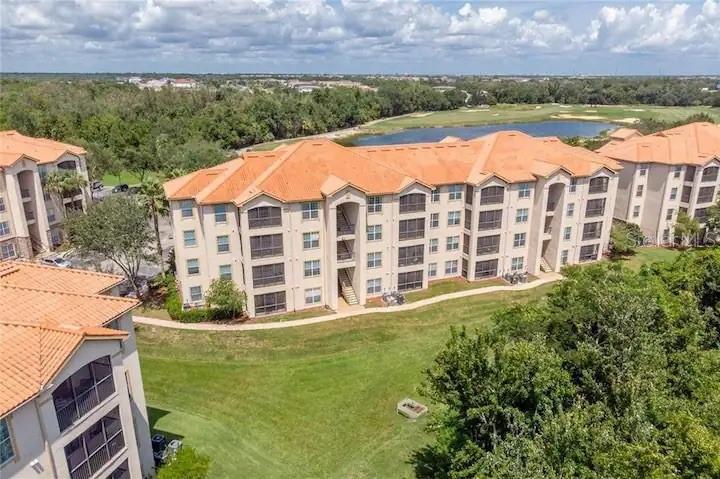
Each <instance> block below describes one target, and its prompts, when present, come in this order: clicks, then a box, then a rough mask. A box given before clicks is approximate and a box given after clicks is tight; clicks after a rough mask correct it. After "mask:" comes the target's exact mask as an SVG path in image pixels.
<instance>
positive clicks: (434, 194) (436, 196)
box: [430, 188, 440, 203]
mask: <svg viewBox="0 0 720 479" xmlns="http://www.w3.org/2000/svg"><path fill="white" fill-rule="evenodd" d="M439 201H440V188H435V189H434V190H432V191H431V192H430V203H438V202H439Z"/></svg>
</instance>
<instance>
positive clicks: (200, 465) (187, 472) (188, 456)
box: [157, 446, 210, 479]
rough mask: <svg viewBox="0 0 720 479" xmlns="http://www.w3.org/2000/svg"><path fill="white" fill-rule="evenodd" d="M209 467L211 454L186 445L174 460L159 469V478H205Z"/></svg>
mask: <svg viewBox="0 0 720 479" xmlns="http://www.w3.org/2000/svg"><path fill="white" fill-rule="evenodd" d="M209 468H210V457H209V456H207V455H206V454H202V453H200V452H197V451H196V450H195V449H193V448H192V447H187V446H185V447H183V448H182V450H181V451H180V452H178V453H177V455H176V456H175V459H174V460H173V461H172V462H170V463H169V464H166V465H165V466H163V467H161V468H160V469H159V470H158V474H157V479H205V478H206V477H207V475H208V469H209Z"/></svg>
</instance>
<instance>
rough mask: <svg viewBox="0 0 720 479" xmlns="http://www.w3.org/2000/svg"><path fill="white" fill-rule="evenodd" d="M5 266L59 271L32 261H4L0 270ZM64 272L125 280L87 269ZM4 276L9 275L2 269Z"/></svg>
mask: <svg viewBox="0 0 720 479" xmlns="http://www.w3.org/2000/svg"><path fill="white" fill-rule="evenodd" d="M3 264H11V265H13V266H15V268H16V270H17V269H19V268H21V267H23V266H29V267H32V268H39V269H52V270H53V271H54V270H57V268H56V267H55V266H48V265H44V264H39V263H33V262H32V261H19V260H2V261H0V268H1V267H2V265H3ZM16 270H15V271H16ZM63 272H67V273H74V274H81V275H85V276H103V277H106V278H115V279H117V280H118V281H122V280H123V277H122V276H120V275H117V274H111V273H103V272H101V271H88V270H86V269H79V268H63ZM3 274H7V273H5V272H4V271H3V270H1V269H0V276H2V275H3Z"/></svg>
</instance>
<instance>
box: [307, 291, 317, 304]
mask: <svg viewBox="0 0 720 479" xmlns="http://www.w3.org/2000/svg"><path fill="white" fill-rule="evenodd" d="M319 303H320V288H310V289H306V290H305V304H319Z"/></svg>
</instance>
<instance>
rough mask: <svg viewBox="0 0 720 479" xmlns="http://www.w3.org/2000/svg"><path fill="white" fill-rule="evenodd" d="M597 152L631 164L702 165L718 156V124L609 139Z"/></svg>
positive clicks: (696, 125)
mask: <svg viewBox="0 0 720 479" xmlns="http://www.w3.org/2000/svg"><path fill="white" fill-rule="evenodd" d="M597 152H598V153H600V154H602V155H605V156H607V157H610V158H614V159H616V160H623V161H629V162H633V163H662V164H668V165H704V164H706V163H707V162H708V161H710V160H712V159H713V158H720V125H713V124H712V123H704V122H698V123H690V124H688V125H683V126H679V127H677V128H671V129H669V130H665V131H661V132H658V133H653V134H652V135H646V136H637V137H633V138H629V139H627V140H625V141H611V142H610V143H608V144H606V145H603V146H602V147H600V148H598V150H597Z"/></svg>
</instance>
